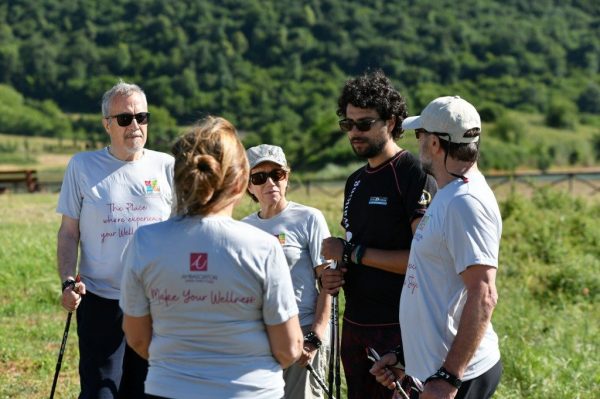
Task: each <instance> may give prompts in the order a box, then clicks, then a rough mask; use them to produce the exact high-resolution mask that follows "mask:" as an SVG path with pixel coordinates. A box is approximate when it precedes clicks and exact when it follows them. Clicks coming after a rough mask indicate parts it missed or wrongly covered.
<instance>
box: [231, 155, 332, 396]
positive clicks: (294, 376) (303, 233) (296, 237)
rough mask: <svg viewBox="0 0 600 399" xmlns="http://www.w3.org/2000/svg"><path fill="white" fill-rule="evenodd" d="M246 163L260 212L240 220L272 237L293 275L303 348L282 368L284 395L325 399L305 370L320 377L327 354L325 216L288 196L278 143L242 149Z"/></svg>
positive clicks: (250, 190) (285, 167) (286, 174)
mask: <svg viewBox="0 0 600 399" xmlns="http://www.w3.org/2000/svg"><path fill="white" fill-rule="evenodd" d="M246 154H247V155H248V161H249V162H250V182H249V184H248V190H247V191H248V194H249V195H250V197H251V198H252V199H253V200H254V201H255V202H258V204H259V205H260V210H259V211H258V212H256V213H253V214H251V215H249V216H247V217H246V218H244V219H243V221H244V222H247V223H249V224H251V225H253V226H256V227H258V228H260V229H261V230H264V231H266V232H267V233H269V234H271V235H272V236H275V237H276V238H277V239H278V240H279V243H280V244H281V246H282V247H283V252H284V253H285V257H286V259H287V262H288V266H289V267H290V271H291V273H292V283H293V285H294V293H295V295H296V302H297V304H298V308H299V310H300V315H299V317H300V325H301V326H302V332H303V333H304V350H303V352H302V356H301V357H300V359H299V360H298V361H297V362H296V363H295V364H294V365H293V366H291V367H290V368H288V369H286V370H284V380H285V396H284V397H285V398H286V399H304V398H324V397H325V394H324V392H323V391H322V389H321V388H320V387H319V385H318V382H317V381H316V380H315V378H314V377H313V376H312V375H309V373H308V372H307V370H306V366H307V365H308V364H310V365H311V366H312V368H313V369H314V371H315V372H316V373H317V374H318V375H319V376H320V377H321V378H323V377H324V376H325V375H326V368H327V358H328V353H329V345H328V341H329V316H330V313H331V297H330V295H328V294H326V293H325V292H324V291H321V292H319V291H318V289H317V284H316V281H317V278H318V276H319V275H320V273H321V271H322V269H323V268H324V267H325V266H326V264H327V263H326V261H325V260H324V259H323V258H322V256H321V243H322V241H323V239H324V238H327V237H329V236H330V234H329V228H328V227H327V222H326V221H325V217H324V216H323V214H322V213H321V212H320V211H319V210H317V209H315V208H311V207H308V206H304V205H301V204H298V203H295V202H292V201H288V200H287V199H286V191H287V187H288V181H289V176H290V168H289V166H288V164H287V161H286V158H285V154H284V153H283V150H282V149H281V147H277V146H274V145H269V144H262V145H259V146H256V147H252V148H250V149H248V150H247V151H246Z"/></svg>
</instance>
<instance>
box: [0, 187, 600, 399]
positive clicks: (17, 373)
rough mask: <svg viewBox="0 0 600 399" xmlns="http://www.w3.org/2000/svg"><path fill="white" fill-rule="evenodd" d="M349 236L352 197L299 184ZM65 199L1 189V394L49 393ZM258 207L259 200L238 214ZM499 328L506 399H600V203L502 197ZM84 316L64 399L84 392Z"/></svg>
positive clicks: (295, 196)
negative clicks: (342, 221)
mask: <svg viewBox="0 0 600 399" xmlns="http://www.w3.org/2000/svg"><path fill="white" fill-rule="evenodd" d="M289 197H290V199H292V200H295V201H298V202H301V203H305V204H307V205H312V206H316V207H318V208H320V209H321V210H322V211H323V213H324V214H325V215H326V218H327V220H328V223H329V226H330V228H331V231H332V234H339V233H340V227H339V223H338V221H339V215H340V209H341V201H342V196H341V193H340V192H339V191H338V192H336V193H333V192H332V193H327V192H324V191H319V190H313V191H311V195H310V196H308V195H307V194H306V192H305V191H304V190H293V191H292V192H290V194H289ZM56 202H57V195H56V194H50V193H42V194H11V193H7V194H5V195H0V342H1V345H0V398H29V399H36V398H46V397H48V395H49V392H50V388H51V385H52V378H53V375H54V370H55V365H56V360H57V355H58V350H59V347H60V342H61V338H62V333H63V329H64V325H65V320H66V313H65V312H64V311H63V310H62V309H61V308H60V306H59V294H60V288H59V285H60V281H59V278H58V276H57V273H56V267H55V262H56V261H55V247H56V231H57V229H58V225H59V222H60V217H59V215H57V214H56V213H55V211H54V208H55V206H56ZM253 210H255V205H254V204H253V203H251V202H250V201H249V200H247V201H244V203H243V204H242V205H241V206H240V207H239V208H238V209H237V210H236V215H235V216H236V217H240V216H243V215H245V214H247V213H250V212H251V211H253ZM501 210H502V213H503V218H504V235H503V241H502V245H501V259H500V263H501V266H500V269H499V275H498V289H499V296H500V299H499V303H498V307H497V309H496V312H495V314H494V318H493V323H494V327H495V329H496V331H497V333H498V335H499V337H500V342H501V351H502V356H503V362H504V366H505V373H504V376H503V380H502V382H501V385H500V387H499V389H498V392H497V394H496V396H495V397H496V398H501V399H504V398H506V399H508V398H511V399H513V398H539V399H541V398H567V397H568V398H582V399H583V398H588V399H592V398H598V397H600V372H599V371H598V367H597V359H598V358H599V357H600V352H599V349H598V344H599V342H600V331H599V320H600V309H599V308H598V307H597V306H596V305H597V301H598V297H599V292H600V225H599V224H598V223H597V220H599V218H600V201H599V200H598V199H596V200H595V201H591V200H583V199H579V198H573V197H571V196H569V195H568V194H566V193H563V192H559V191H551V190H539V191H538V192H537V193H535V194H534V195H533V196H532V197H528V198H525V197H521V196H518V195H516V196H509V197H507V198H506V199H504V200H503V201H502V203H501ZM75 328H76V323H75V322H74V323H73V324H72V326H71V332H70V334H69V341H68V345H67V349H66V353H65V357H64V360H63V365H62V370H61V374H60V379H59V383H58V388H57V393H56V397H57V398H76V397H77V394H78V389H79V388H78V374H77V334H76V332H75Z"/></svg>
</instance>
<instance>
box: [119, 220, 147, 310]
mask: <svg viewBox="0 0 600 399" xmlns="http://www.w3.org/2000/svg"><path fill="white" fill-rule="evenodd" d="M138 232H139V230H138V231H137V232H136V233H135V235H134V236H133V239H132V240H131V241H130V242H129V245H127V247H126V249H125V255H124V257H123V261H124V264H123V277H122V278H121V298H120V300H119V305H120V306H121V309H122V310H123V313H125V314H127V315H129V316H133V317H142V316H146V315H148V314H150V302H149V301H148V298H147V297H146V292H145V290H144V285H143V282H142V280H141V278H140V276H141V274H140V270H141V266H142V265H141V263H142V262H143V260H142V259H141V258H140V252H139V250H138V249H139V247H140V244H139V234H138Z"/></svg>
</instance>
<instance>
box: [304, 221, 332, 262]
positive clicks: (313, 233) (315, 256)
mask: <svg viewBox="0 0 600 399" xmlns="http://www.w3.org/2000/svg"><path fill="white" fill-rule="evenodd" d="M308 228H309V234H308V236H309V242H308V249H309V251H310V258H311V260H312V264H313V267H317V266H319V265H322V264H323V263H325V258H323V256H322V255H321V245H322V244H323V240H324V239H325V238H327V237H329V236H331V234H330V233H329V227H328V226H327V221H326V220H325V216H323V214H322V213H321V212H318V211H317V212H315V213H313V214H312V215H311V217H310V220H309V224H308Z"/></svg>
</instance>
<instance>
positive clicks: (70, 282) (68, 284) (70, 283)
mask: <svg viewBox="0 0 600 399" xmlns="http://www.w3.org/2000/svg"><path fill="white" fill-rule="evenodd" d="M67 287H71V288H75V280H73V279H72V278H68V279H66V280H65V281H63V283H62V290H63V291H64V290H66V289H67Z"/></svg>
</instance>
